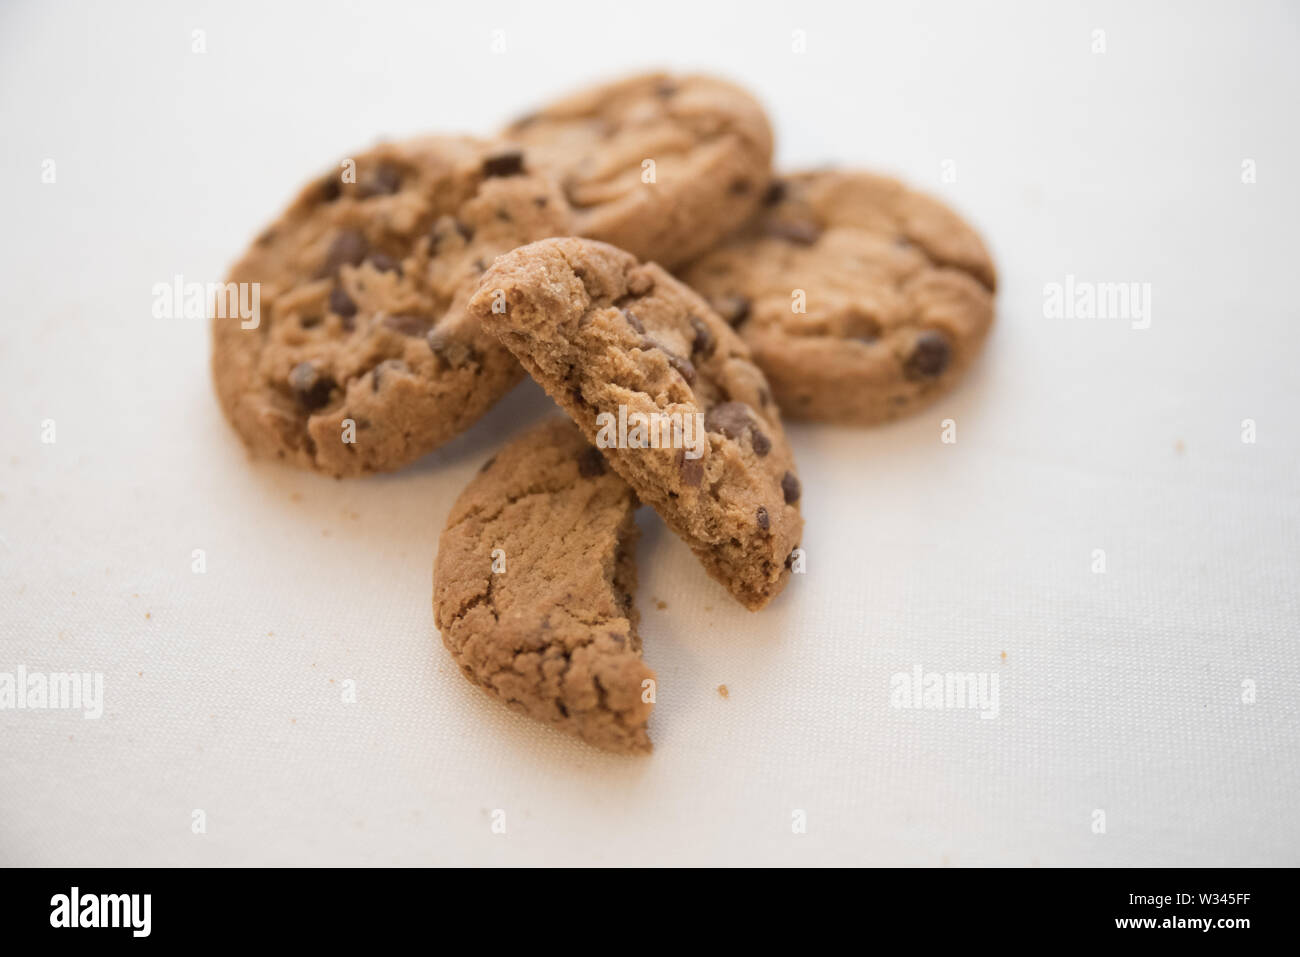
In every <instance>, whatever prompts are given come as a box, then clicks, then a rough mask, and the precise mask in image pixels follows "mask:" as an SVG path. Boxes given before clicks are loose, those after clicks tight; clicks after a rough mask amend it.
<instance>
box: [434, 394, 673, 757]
mask: <svg viewBox="0 0 1300 957" xmlns="http://www.w3.org/2000/svg"><path fill="white" fill-rule="evenodd" d="M637 504H638V503H637V500H636V495H635V494H634V493H633V492H632V490H631V488H629V487H628V485H627V483H626V482H624V481H623V480H622V479H621V478H619V477H618V475H617V474H615V473H614V472H613V471H612V470H610V469H609V468H608V467H607V466H606V463H605V460H604V458H603V457H602V456H601V454H600V452H599V451H598V450H597V449H595V448H593V447H592V446H591V445H590V444H589V443H588V442H587V440H586V439H585V438H584V437H583V435H582V433H581V432H580V431H579V430H578V428H577V427H576V426H575V425H574V424H573V423H572V422H570V421H568V420H567V419H564V418H562V417H558V416H557V417H554V418H552V419H549V420H547V421H544V422H542V423H540V424H539V425H537V426H535V427H533V428H532V429H530V430H528V431H527V432H525V433H523V434H522V435H520V436H519V437H518V438H516V439H514V441H512V442H510V443H509V444H508V445H507V446H506V447H505V448H503V449H501V451H500V452H498V453H497V454H496V455H495V456H493V457H492V458H491V459H489V460H488V463H487V464H486V465H485V466H484V467H483V469H482V471H481V472H480V473H479V474H478V475H476V476H475V477H474V479H473V480H472V481H471V482H470V483H469V485H467V486H466V487H465V490H464V491H463V492H462V493H461V495H460V498H459V499H458V500H457V501H456V504H455V505H453V506H452V510H451V514H450V516H449V517H448V519H447V526H446V528H445V529H444V531H443V533H442V538H441V540H440V541H439V543H438V557H437V559H436V561H435V563H434V590H433V612H434V620H435V622H436V623H437V625H438V630H439V631H440V632H441V634H442V640H443V644H445V645H446V646H447V650H448V651H449V652H451V655H452V657H453V658H455V660H456V663H457V664H458V665H459V666H460V669H461V672H462V673H463V674H464V675H465V677H466V678H468V679H469V680H470V681H471V682H472V683H473V684H475V685H477V686H478V687H480V688H482V689H483V690H484V691H486V692H488V694H490V695H492V696H494V697H496V698H499V699H501V700H502V701H505V702H506V703H507V704H508V705H509V706H510V707H511V708H513V709H514V710H516V711H520V712H522V713H524V714H527V715H528V716H530V717H532V718H535V719H537V720H538V721H542V722H544V723H546V724H549V725H551V726H553V727H555V728H558V729H560V730H561V731H566V732H568V733H570V734H575V735H577V736H578V737H580V738H582V739H583V740H584V741H586V742H588V743H589V744H592V745H595V746H596V747H598V748H603V749H604V750H607V751H616V752H621V753H629V754H639V753H645V752H648V751H649V750H650V738H649V735H648V734H647V732H646V722H647V721H648V720H649V717H650V713H651V711H652V710H653V709H654V695H653V693H652V692H653V688H654V685H653V682H654V677H655V675H654V672H653V671H652V670H650V668H649V667H648V666H647V665H646V664H645V662H644V661H642V660H641V638H640V636H639V635H638V634H637V621H638V615H637V610H636V604H635V600H634V595H635V592H636V566H635V546H636V540H637V526H636V521H635V518H634V514H635V511H636V508H637ZM557 544H559V545H561V546H562V547H559V548H557V547H556V546H557ZM648 692H649V693H648Z"/></svg>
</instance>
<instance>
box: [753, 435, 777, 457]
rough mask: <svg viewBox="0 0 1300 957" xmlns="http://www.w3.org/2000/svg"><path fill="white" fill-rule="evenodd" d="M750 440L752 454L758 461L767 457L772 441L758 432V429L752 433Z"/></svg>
mask: <svg viewBox="0 0 1300 957" xmlns="http://www.w3.org/2000/svg"><path fill="white" fill-rule="evenodd" d="M751 439H752V440H753V443H754V454H755V455H757V456H758V457H759V458H760V459H761V458H762V457H763V456H765V455H767V453H768V452H771V451H772V440H771V439H769V438H768V437H767V436H766V435H764V434H763V433H762V432H760V431H758V429H755V430H754V431H753V433H752V435H751Z"/></svg>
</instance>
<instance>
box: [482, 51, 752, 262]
mask: <svg viewBox="0 0 1300 957" xmlns="http://www.w3.org/2000/svg"><path fill="white" fill-rule="evenodd" d="M502 135H503V137H504V138H506V139H509V140H512V141H513V142H516V143H518V144H519V145H520V146H521V147H522V148H523V149H524V151H525V153H526V155H527V156H528V158H529V160H530V162H535V163H536V164H537V165H538V167H539V168H541V169H545V170H549V171H550V172H551V173H552V174H553V175H554V176H555V177H556V178H557V179H559V180H560V182H561V184H562V186H563V187H564V192H565V195H566V196H567V197H568V199H569V202H570V203H571V204H572V206H573V208H574V210H575V214H576V217H577V232H578V234H579V235H582V236H590V237H592V238H594V239H602V240H604V241H606V242H609V243H613V244H614V245H616V246H620V247H622V248H623V249H626V250H628V251H630V252H632V253H633V254H634V255H636V256H637V257H639V258H641V259H644V260H653V261H655V262H658V263H660V264H661V265H663V266H665V267H667V268H669V269H674V268H677V267H678V266H680V265H682V264H683V263H686V262H688V261H690V260H691V259H692V258H693V257H695V256H698V255H699V254H700V253H703V252H704V251H706V250H707V249H709V248H710V247H711V246H713V245H714V244H715V243H716V242H717V241H718V240H720V239H721V238H722V237H724V236H726V235H727V234H728V233H730V232H731V231H732V230H734V229H736V228H737V227H738V226H740V225H741V224H742V223H743V222H744V221H745V219H746V218H747V217H748V216H749V215H750V214H751V213H752V212H753V211H754V209H755V208H756V207H757V205H758V201H759V198H760V197H761V196H762V194H763V191H764V189H765V188H766V186H767V181H768V179H769V177H770V175H771V161H772V130H771V127H770V126H769V125H768V122H767V117H766V116H765V115H764V113H763V109H762V107H761V106H759V104H758V103H757V102H756V101H755V100H754V98H753V97H751V96H750V95H749V94H748V93H746V92H745V91H743V90H741V89H739V88H738V87H735V86H732V85H731V84H730V83H725V82H723V81H721V80H718V79H715V78H713V77H708V76H669V75H666V74H663V73H654V74H649V75H645V76H636V77H630V78H628V79H625V80H621V81H619V82H617V83H611V84H608V85H606V86H600V87H596V88H593V89H589V90H585V91H583V92H581V93H578V94H576V95H574V96H571V97H569V98H567V99H563V100H561V101H559V102H557V103H553V104H552V105H550V106H548V107H546V108H545V109H543V110H540V111H539V112H537V113H532V114H530V115H528V116H525V117H523V118H522V119H519V120H517V121H515V122H514V123H513V124H511V125H510V126H509V127H507V128H506V130H505V131H504V133H503V134H502Z"/></svg>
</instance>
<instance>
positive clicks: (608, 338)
mask: <svg viewBox="0 0 1300 957" xmlns="http://www.w3.org/2000/svg"><path fill="white" fill-rule="evenodd" d="M470 311H471V312H472V313H473V314H474V315H475V316H477V317H478V318H479V320H480V321H481V322H482V323H483V324H484V325H485V326H486V327H487V328H488V329H490V330H491V331H493V332H495V333H496V334H498V335H499V336H500V337H501V340H502V342H504V343H505V344H506V345H507V346H508V347H509V348H510V350H511V351H512V352H513V353H514V354H515V355H516V356H517V357H518V358H519V360H520V362H521V363H522V364H523V366H524V368H525V369H527V370H528V372H529V373H531V374H532V376H533V378H535V379H536V380H537V381H538V382H539V383H541V385H542V386H543V388H545V389H546V391H547V392H549V393H550V395H551V396H552V397H553V398H554V399H555V400H556V401H557V402H558V403H559V404H560V406H561V407H562V408H563V409H564V410H565V411H566V412H568V413H569V415H570V416H571V417H572V418H573V420H574V421H575V422H577V423H578V426H579V427H580V428H581V429H582V431H583V432H584V433H585V434H586V436H587V437H588V439H590V440H591V441H592V442H594V443H596V444H597V445H599V446H600V447H601V448H602V451H604V453H605V455H606V457H607V458H608V460H609V462H610V464H611V465H612V466H613V467H614V469H615V470H616V471H617V472H618V473H619V474H620V475H622V476H623V478H624V479H626V480H627V482H628V484H629V485H631V486H632V488H633V489H635V490H636V493H637V495H638V496H639V497H640V499H641V500H642V501H643V502H646V503H647V504H649V505H652V506H653V507H654V508H655V510H656V511H658V512H659V514H660V515H661V516H663V518H664V521H665V522H667V524H668V526H669V527H670V528H671V529H672V530H673V531H675V532H676V533H677V534H678V535H680V536H681V537H682V538H684V539H685V540H686V542H687V543H688V544H689V545H690V546H691V548H692V549H693V550H694V551H695V554H696V555H697V556H698V557H699V559H700V561H701V562H702V563H703V565H704V567H705V569H707V570H708V572H709V573H710V574H711V575H713V576H714V577H715V578H717V579H718V580H719V581H720V582H722V583H723V584H724V585H726V586H727V588H728V589H729V590H730V591H731V593H732V594H733V595H734V596H735V597H736V598H737V599H738V600H739V601H740V602H742V603H743V604H744V605H746V606H747V607H749V608H752V609H757V608H761V607H762V606H763V605H765V604H766V603H767V602H768V601H770V600H771V598H772V597H773V596H774V595H776V594H777V593H778V592H779V591H780V590H781V589H782V588H783V587H784V586H785V583H786V580H787V579H788V577H789V574H790V568H789V563H790V557H791V553H792V551H793V550H794V548H795V547H796V546H797V545H798V544H799V538H800V535H801V534H802V531H803V518H802V516H801V515H800V513H799V496H800V485H799V478H798V476H797V474H796V472H795V466H794V461H793V457H792V456H791V454H790V449H789V447H788V446H787V445H786V441H785V435H784V432H783V431H782V428H781V417H780V413H779V412H778V411H777V407H776V403H775V402H774V401H773V399H772V395H771V393H770V391H769V389H768V385H767V382H766V380H765V379H764V378H763V373H762V372H760V371H759V370H758V367H757V366H755V365H754V363H753V362H752V361H751V359H750V354H749V350H748V349H747V348H746V347H745V344H744V343H743V342H742V341H741V340H740V338H739V337H738V336H737V335H736V334H735V333H734V332H733V331H732V329H731V328H730V327H729V326H728V325H727V324H726V323H725V322H723V320H722V319H721V318H719V317H718V316H717V315H716V314H715V313H714V312H713V310H712V309H710V308H709V306H708V304H707V303H706V302H705V301H704V300H703V299H701V298H700V297H699V296H698V295H697V294H696V293H694V292H693V291H691V290H690V289H688V288H687V287H686V286H685V285H683V284H682V283H680V282H678V281H677V280H676V279H674V278H673V277H672V276H671V275H669V274H668V273H667V272H665V271H664V270H663V269H661V268H660V267H659V266H657V265H655V264H654V263H647V264H641V263H638V262H637V260H636V257H634V256H632V255H631V254H630V253H627V252H624V251H623V250H620V249H616V248H615V247H613V246H610V245H607V244H605V243H601V242H596V241H593V240H584V239H550V240H543V241H541V242H537V243H532V244H531V245H528V246H524V247H521V248H520V249H516V250H514V251H513V252H511V253H508V254H506V255H504V256H502V257H500V258H499V259H498V260H497V261H496V263H495V264H494V265H493V266H492V267H491V268H490V269H489V270H488V271H487V273H486V274H485V275H484V276H483V279H482V282H481V283H480V284H479V289H478V291H477V292H476V293H475V294H474V297H473V298H472V299H471V300H470ZM633 423H636V425H634V424H633Z"/></svg>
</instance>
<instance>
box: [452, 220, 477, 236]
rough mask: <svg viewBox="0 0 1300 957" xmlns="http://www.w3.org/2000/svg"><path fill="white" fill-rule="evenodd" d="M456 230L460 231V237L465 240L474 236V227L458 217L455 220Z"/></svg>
mask: <svg viewBox="0 0 1300 957" xmlns="http://www.w3.org/2000/svg"><path fill="white" fill-rule="evenodd" d="M456 232H458V233H460V238H461V239H463V240H465V242H469V241H470V240H471V239H473V238H474V227H473V226H471V225H470V224H469V223H462V222H461V221H460V220H459V219H458V220H456Z"/></svg>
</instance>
